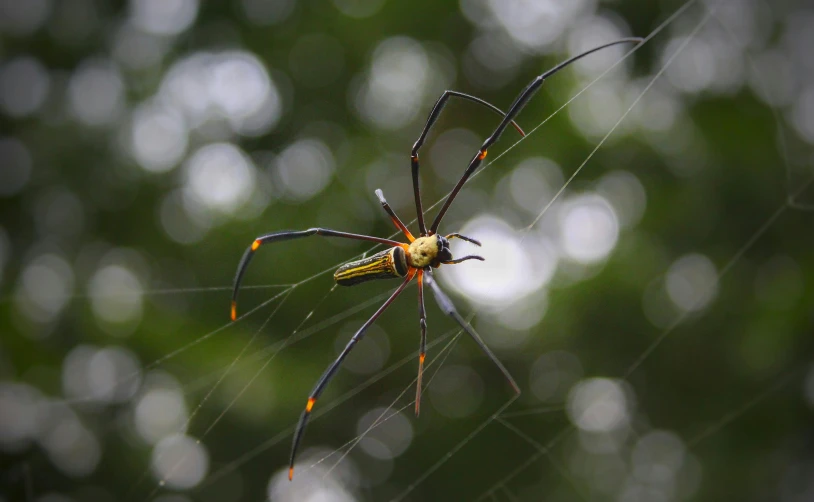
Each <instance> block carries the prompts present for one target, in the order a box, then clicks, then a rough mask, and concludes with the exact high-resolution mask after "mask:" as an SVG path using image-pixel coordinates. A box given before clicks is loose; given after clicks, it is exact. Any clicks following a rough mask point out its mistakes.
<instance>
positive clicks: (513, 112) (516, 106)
mask: <svg viewBox="0 0 814 502" xmlns="http://www.w3.org/2000/svg"><path fill="white" fill-rule="evenodd" d="M642 40H643V39H641V38H638V37H632V38H622V39H620V40H616V41H615V42H610V43H607V44H604V45H600V46H599V47H594V48H593V49H591V50H589V51H586V52H583V53H582V54H578V55H576V56H574V57H572V58H570V59H567V60H565V61H563V62H562V63H560V64H558V65H557V66H555V67H554V68H552V69H550V70H548V71H547V72H545V73H543V74H542V75H539V76H537V77H536V78H535V79H534V80H532V81H531V83H530V84H529V85H528V86H526V88H525V89H523V92H521V93H520V94H519V95H518V96H517V98H515V100H514V103H512V106H511V107H509V111H508V112H506V115H505V116H504V117H503V120H502V121H501V122H500V124H498V126H497V127H496V128H495V130H494V132H492V134H491V135H490V136H489V137H488V138H486V140H485V141H484V142H483V145H481V147H480V149H479V150H478V153H476V154H475V157H473V158H472V160H471V161H470V162H469V166H468V167H467V168H466V171H464V174H463V176H461V179H460V180H459V181H458V184H457V185H455V188H453V189H452V192H450V194H449V197H447V200H445V201H444V205H443V206H441V209H440V210H439V211H438V215H437V216H436V217H435V220H433V222H432V225H431V226H430V231H429V232H430V234H434V233H435V232H436V231H437V230H438V225H440V224H441V220H442V219H443V218H444V214H446V212H447V209H449V206H450V204H452V201H453V200H455V196H457V195H458V192H460V191H461V188H463V186H464V183H466V180H468V179H469V177H470V176H472V173H474V172H475V171H476V170H477V169H478V167H480V165H481V163H482V162H483V159H485V158H486V152H487V150H488V149H489V147H490V146H492V145H493V144H494V143H495V142H496V141H497V140H498V139H500V136H501V135H502V134H503V131H504V130H505V129H506V127H507V126H508V125H509V124H511V123H513V122H512V121H513V120H514V118H515V117H516V116H517V114H518V113H520V110H522V109H523V107H524V106H526V103H528V102H529V100H531V98H532V97H534V95H535V94H536V93H537V91H538V90H540V86H542V85H543V82H544V81H545V79H547V78H548V77H550V76H552V75H554V74H555V73H557V72H558V71H560V70H562V69H563V68H565V67H566V66H568V65H569V64H571V63H573V62H574V61H576V60H578V59H580V58H583V57H585V56H587V55H588V54H592V53H594V52H596V51H599V50H602V49H604V48H606V47H610V46H612V45H617V44H622V43H628V42H635V43H640V42H642ZM414 172H415V169H414ZM414 178H415V176H414Z"/></svg>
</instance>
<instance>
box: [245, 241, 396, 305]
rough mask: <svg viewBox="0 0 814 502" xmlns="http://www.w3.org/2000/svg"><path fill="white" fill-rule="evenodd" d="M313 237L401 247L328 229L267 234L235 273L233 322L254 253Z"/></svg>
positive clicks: (250, 247)
mask: <svg viewBox="0 0 814 502" xmlns="http://www.w3.org/2000/svg"><path fill="white" fill-rule="evenodd" d="M312 235H322V236H324V237H341V238H343V239H354V240H358V241H368V242H377V243H379V244H387V245H388V246H401V245H402V244H401V243H400V242H396V241H392V240H390V239H382V238H379V237H373V236H370V235H360V234H351V233H348V232H339V231H336V230H330V229H327V228H309V229H308V230H302V231H299V232H298V231H284V232H276V233H273V234H267V235H263V236H260V237H258V238H256V239H255V240H254V242H252V243H251V245H250V246H249V247H248V248H247V249H246V251H245V252H244V253H243V257H242V258H241V259H240V263H239V264H238V266H237V272H236V273H235V282H234V288H233V289H232V312H231V315H232V320H233V321H234V320H235V319H237V292H238V290H239V289H240V282H241V281H242V280H243V274H245V273H246V267H248V266H249V262H250V261H251V259H252V257H253V256H254V252H255V251H257V249H258V248H259V247H260V246H261V245H263V244H270V243H272V242H280V241H289V240H292V239H302V238H303V237H310V236H312Z"/></svg>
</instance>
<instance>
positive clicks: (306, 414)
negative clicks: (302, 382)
mask: <svg viewBox="0 0 814 502" xmlns="http://www.w3.org/2000/svg"><path fill="white" fill-rule="evenodd" d="M415 274H416V271H415V269H413V270H411V271H410V272H408V273H407V277H405V278H404V282H402V283H401V286H399V287H398V288H397V289H396V291H394V292H393V294H392V295H390V298H388V299H387V301H386V302H384V303H383V304H382V306H381V307H379V310H377V311H376V312H375V313H374V314H373V315H372V316H371V317H370V319H368V320H367V322H365V323H364V324H363V325H362V327H361V328H359V330H358V331H357V332H356V334H354V335H353V337H352V338H351V339H350V341H349V342H348V344H347V345H345V348H344V349H343V350H342V352H341V353H340V354H339V357H337V358H336V360H335V361H334V362H333V363H331V365H330V366H328V369H326V370H325V373H323V374H322V376H321V377H320V378H319V380H317V384H316V385H315V386H314V389H313V390H312V391H311V394H310V395H309V396H308V401H307V402H306V405H305V410H303V412H302V415H300V421H299V423H297V430H296V431H295V432H294V441H293V443H292V445H291V462H290V463H289V465H288V479H289V480H291V479H293V478H294V459H295V458H296V456H297V449H299V446H300V441H301V440H302V436H303V434H305V426H306V425H308V419H309V418H310V417H311V410H312V409H313V408H314V403H316V402H317V399H318V398H319V396H320V394H322V391H323V390H325V387H326V386H327V385H328V383H329V382H330V381H331V379H332V378H333V377H334V375H336V372H337V370H338V369H339V366H340V365H341V364H342V361H344V360H345V358H346V357H347V356H348V354H349V353H350V351H351V350H352V349H353V347H354V346H355V345H356V343H357V342H358V341H359V340H361V339H362V338H363V337H364V336H365V332H367V329H368V328H369V327H370V325H371V324H373V322H374V321H375V320H376V319H377V318H378V317H379V316H380V315H382V312H384V311H385V309H387V307H389V306H390V304H392V303H393V301H394V300H395V299H396V298H397V297H398V296H399V295H400V294H401V292H402V291H404V288H406V287H407V284H408V283H409V282H410V281H411V280H412V279H413V277H415Z"/></svg>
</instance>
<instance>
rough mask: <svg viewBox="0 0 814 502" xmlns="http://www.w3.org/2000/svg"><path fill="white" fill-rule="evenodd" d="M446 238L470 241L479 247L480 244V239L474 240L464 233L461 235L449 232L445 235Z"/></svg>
mask: <svg viewBox="0 0 814 502" xmlns="http://www.w3.org/2000/svg"><path fill="white" fill-rule="evenodd" d="M446 239H447V240H450V239H461V240H462V241H466V242H471V243H472V244H474V245H476V246H478V247H480V246H481V244H480V241H476V240H475V239H473V238H472V237H467V236H465V235H461V234H459V233H454V234H449V235H447V236H446Z"/></svg>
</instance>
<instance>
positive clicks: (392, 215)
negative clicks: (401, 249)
mask: <svg viewBox="0 0 814 502" xmlns="http://www.w3.org/2000/svg"><path fill="white" fill-rule="evenodd" d="M376 197H378V198H379V202H381V204H382V207H383V208H384V210H385V211H386V212H387V214H388V215H390V219H391V220H393V225H395V226H396V228H398V229H399V230H401V232H402V233H403V234H404V236H405V237H407V240H408V241H410V242H413V241H414V240H415V237H413V234H411V233H410V231H409V230H408V229H407V225H405V224H404V222H402V221H401V218H399V217H398V215H397V214H396V212H395V211H393V208H392V207H390V204H388V203H387V201H386V200H385V199H384V192H382V189H381V188H377V189H376Z"/></svg>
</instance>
